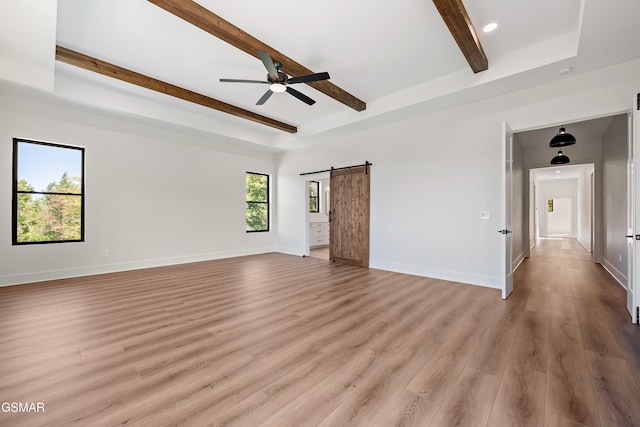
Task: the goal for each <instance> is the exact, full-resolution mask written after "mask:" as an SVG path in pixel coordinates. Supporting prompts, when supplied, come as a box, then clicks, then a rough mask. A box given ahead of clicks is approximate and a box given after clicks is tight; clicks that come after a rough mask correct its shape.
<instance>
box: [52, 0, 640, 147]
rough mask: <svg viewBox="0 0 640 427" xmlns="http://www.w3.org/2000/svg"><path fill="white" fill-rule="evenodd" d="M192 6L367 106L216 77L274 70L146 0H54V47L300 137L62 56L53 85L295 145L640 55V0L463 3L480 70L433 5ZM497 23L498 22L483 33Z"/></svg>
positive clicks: (205, 129) (163, 117)
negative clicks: (266, 96) (261, 101)
mask: <svg viewBox="0 0 640 427" xmlns="http://www.w3.org/2000/svg"><path fill="white" fill-rule="evenodd" d="M198 3H200V4H201V5H202V6H204V7H206V8H207V9H209V10H211V11H212V12H214V13H215V14H217V15H219V16H221V17H222V18H224V19H226V20H227V21H229V22H231V23H232V24H234V25H236V26H238V27H240V28H241V29H243V30H244V31H246V32H248V33H249V34H251V35H253V36H254V37H256V38H258V39H260V40H261V41H263V42H265V43H266V44H268V45H270V46H271V47H273V48H274V49H277V50H279V51H280V52H282V53H284V54H285V55H287V56H289V57H291V58H293V59H294V60H296V61H297V62H299V63H301V64H302V65H304V66H306V67H308V68H310V69H311V70H313V71H314V72H320V71H328V72H329V73H330V75H331V82H333V83H334V84H336V85H338V86H340V87H341V88H343V89H345V90H346V91H348V92H350V93H351V94H353V95H354V96H356V97H358V98H360V99H361V100H363V101H365V102H366V103H367V110H366V111H364V112H360V113H358V112H356V111H353V110H351V109H350V108H348V107H346V106H345V105H343V104H341V103H339V102H337V101H335V100H333V99H331V98H329V97H327V96H326V95H324V94H322V93H320V92H318V91H316V90H315V89H313V88H311V87H310V86H307V85H304V84H300V85H297V86H296V88H297V89H298V90H300V91H301V92H303V93H305V94H307V95H308V96H310V97H312V98H313V99H315V100H316V101H317V102H316V104H315V105H313V106H307V105H305V104H303V103H302V102H300V101H299V100H297V99H295V98H294V97H292V96H290V95H288V94H286V93H284V94H274V96H272V97H271V99H270V100H269V101H268V102H267V103H266V104H265V105H263V106H256V105H255V102H256V101H257V100H258V98H259V97H260V96H261V95H262V94H263V93H264V91H265V90H266V87H265V86H263V85H257V84H256V85H253V84H237V83H220V82H219V81H218V79H219V78H238V79H259V80H262V79H263V78H264V77H265V75H266V71H265V69H264V67H263V65H262V63H261V62H260V61H259V60H258V59H256V58H254V57H252V56H249V55H247V54H246V53H244V52H242V51H240V50H238V49H237V48H235V47H233V46H231V45H228V44H226V43H225V42H223V41H221V40H219V39H217V38H215V37H213V36H212V35H210V34H208V33H206V32H204V31H202V30H200V29H198V28H196V27H194V26H192V25H191V24H189V23H187V22H185V21H183V20H181V19H179V18H177V17H176V16H174V15H171V14H170V13H168V12H166V11H164V10H163V9H161V8H159V7H157V6H155V5H153V4H152V3H150V2H148V1H144V0H91V1H88V0H58V24H57V43H58V44H59V45H61V46H64V47H67V48H70V49H73V50H77V51H79V52H82V53H85V54H88V55H91V56H94V57H97V58H99V59H102V60H105V61H108V62H112V63H114V64H117V65H120V66H122V67H124V68H128V69H131V70H134V71H138V72H140V73H143V74H147V75H149V76H152V77H155V78H158V79H160V80H163V81H166V82H169V83H172V84H175V85H178V86H181V87H184V88H186V89H190V90H193V91H195V92H198V93H201V94H204V95H207V96H210V97H213V98H216V99H219V100H222V101H225V102H228V103H231V104H233V105H236V106H239V107H242V108H245V109H248V110H251V111H254V112H257V113H259V114H262V115H265V116H268V117H272V118H275V119H277V120H280V121H283V122H285V123H289V124H292V125H296V126H298V133H297V134H295V135H289V134H284V133H283V132H281V131H278V130H275V129H272V128H270V127H266V126H263V125H259V124H256V123H253V122H249V121H246V120H243V119H240V118H236V117H233V116H230V115H228V114H225V113H221V112H218V111H214V110H210V109H207V108H205V107H202V106H199V105H194V104H190V103H188V102H186V101H182V100H178V99H174V98H171V97H169V96H167V95H162V94H157V93H154V92H151V91H149V90H146V89H142V88H137V87H134V86H132V85H129V84H126V83H123V82H119V81H116V80H113V79H110V78H108V77H104V76H101V75H97V74H94V73H91V72H89V71H85V70H82V69H79V68H76V67H73V66H70V65H67V64H63V63H59V62H58V63H56V92H57V93H58V94H60V95H61V96H64V97H67V98H69V99H72V100H73V101H74V102H78V103H81V104H87V105H92V106H93V107H95V108H105V109H108V110H109V111H110V112H111V113H116V114H117V113H118V112H119V111H121V112H122V114H126V116H127V117H129V118H132V119H134V120H135V119H140V120H142V119H152V120H153V121H154V122H155V123H157V124H158V125H159V126H162V125H165V126H177V127H180V128H181V129H182V130H186V131H189V130H193V131H194V132H198V133H199V134H205V135H211V136H216V135H218V136H225V135H226V136H230V135H233V138H237V139H239V140H242V141H246V142H249V143H255V144H260V145H263V146H268V147H273V148H278V149H287V148H291V147H295V141H296V139H297V138H299V137H305V136H310V135H314V134H318V133H322V132H326V131H329V130H332V129H336V128H339V127H341V126H347V125H350V124H354V123H357V122H359V121H364V120H368V119H371V118H376V119H379V120H376V121H377V122H379V123H382V122H384V119H385V117H393V120H399V119H401V118H402V111H403V110H404V109H407V110H408V109H409V107H411V106H413V105H416V104H420V103H428V102H432V101H434V102H435V101H436V100H438V99H439V100H440V101H441V100H442V98H443V97H446V96H451V95H453V94H456V95H457V96H460V94H461V93H462V94H464V93H465V91H469V89H470V88H472V87H477V86H478V85H483V84H487V83H490V82H496V81H500V80H502V79H505V78H507V77H511V80H510V86H511V87H513V86H514V83H513V77H514V76H516V78H517V79H518V80H517V81H518V83H517V84H516V86H518V85H519V86H520V87H526V86H528V85H532V84H538V83H542V82H545V81H550V80H553V79H559V78H563V77H562V76H559V75H558V71H559V70H560V69H561V68H565V67H567V66H571V67H573V69H574V71H573V73H574V74H575V73H581V72H586V71H590V70H592V69H595V68H598V67H603V66H606V65H610V64H613V63H618V62H623V61H626V60H630V59H634V58H638V57H640V43H637V34H635V33H636V31H635V29H634V27H635V23H634V22H633V17H637V16H640V2H638V1H633V0H609V1H606V2H604V1H598V0H565V1H561V2H558V1H556V0H537V1H533V0H529V1H525V0H521V1H510V0H464V4H465V6H466V8H467V11H468V13H469V16H470V18H471V20H472V22H473V24H474V26H475V27H476V29H477V30H478V32H479V38H480V42H481V43H482V45H483V48H484V50H485V52H486V54H487V57H488V59H489V70H487V71H485V72H482V73H479V74H477V75H474V74H473V73H472V71H471V69H470V68H469V66H468V65H467V63H466V61H465V60H464V57H463V56H462V54H461V52H460V50H459V49H458V47H457V45H456V44H455V42H454V41H453V39H452V37H451V35H450V34H449V32H448V30H447V28H446V26H445V25H444V23H443V21H442V19H441V17H440V15H439V14H438V12H437V10H436V9H435V6H434V5H433V3H432V2H431V1H429V0H396V1H394V2H383V1H370V0H351V1H348V2H345V1H340V0H325V1H323V2H321V3H314V4H311V5H310V4H301V3H291V4H288V5H286V6H284V5H275V6H274V3H272V2H265V1H259V0H236V1H214V0H199V1H198ZM492 21H495V22H497V23H498V25H499V26H498V29H497V30H496V31H494V32H492V33H488V34H485V33H482V31H481V28H482V27H483V26H484V25H485V24H487V23H489V22H492ZM541 69H542V70H543V71H544V72H540V70H541ZM534 70H537V72H535V73H534V72H533V71H534ZM493 86H494V87H495V89H494V90H496V91H499V85H493ZM469 92H471V91H469ZM496 93H497V92H496ZM89 94H90V95H89ZM490 95H491V92H490V91H488V92H486V93H485V95H484V96H490ZM474 96H477V95H474ZM389 120H391V119H389Z"/></svg>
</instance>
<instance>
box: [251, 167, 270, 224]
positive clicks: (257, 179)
mask: <svg viewBox="0 0 640 427" xmlns="http://www.w3.org/2000/svg"><path fill="white" fill-rule="evenodd" d="M246 181H247V198H246V209H247V210H246V217H247V227H246V230H247V232H254V231H269V175H265V174H260V173H252V172H247V174H246Z"/></svg>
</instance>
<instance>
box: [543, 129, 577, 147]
mask: <svg viewBox="0 0 640 427" xmlns="http://www.w3.org/2000/svg"><path fill="white" fill-rule="evenodd" d="M575 143H576V137H575V136H573V135H571V134H570V133H568V132H567V131H566V130H565V129H564V126H562V127H561V128H560V131H559V132H558V134H557V135H556V136H554V137H553V138H551V141H549V147H554V148H557V147H566V146H567V145H573V144H575Z"/></svg>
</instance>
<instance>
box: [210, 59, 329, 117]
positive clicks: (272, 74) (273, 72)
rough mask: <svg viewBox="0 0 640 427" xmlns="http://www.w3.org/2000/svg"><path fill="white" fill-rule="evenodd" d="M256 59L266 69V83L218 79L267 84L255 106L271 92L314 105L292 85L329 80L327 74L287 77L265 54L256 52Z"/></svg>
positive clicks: (265, 100) (267, 97) (230, 80)
mask: <svg viewBox="0 0 640 427" xmlns="http://www.w3.org/2000/svg"><path fill="white" fill-rule="evenodd" d="M258 57H260V59H261V60H262V63H263V64H264V67H265V68H266V69H267V73H268V74H267V81H262V80H239V79H220V81H221V82H223V83H261V84H268V85H269V89H268V90H267V91H266V92H265V93H264V95H262V97H261V98H260V99H259V100H258V102H256V105H262V104H264V103H265V102H267V100H268V99H269V98H270V97H271V94H272V93H273V92H278V93H280V92H287V93H289V94H291V95H293V96H295V97H296V98H298V99H299V100H300V101H302V102H304V103H305V104H308V105H313V104H315V103H316V101H314V100H313V99H311V98H309V97H308V96H307V95H305V94H304V93H301V92H298V91H297V90H295V89H293V88H292V87H291V86H289V85H292V84H296V83H309V82H317V81H320V80H329V79H330V77H329V73H327V72H324V73H313V74H305V75H302V76H297V77H289V76H288V75H287V73H285V72H284V71H282V69H281V68H282V64H281V63H280V62H278V61H274V60H273V59H271V56H270V55H269V54H268V53H267V52H263V51H258Z"/></svg>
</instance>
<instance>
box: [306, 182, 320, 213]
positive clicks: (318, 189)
mask: <svg viewBox="0 0 640 427" xmlns="http://www.w3.org/2000/svg"><path fill="white" fill-rule="evenodd" d="M312 185H315V187H316V195H315V196H312V195H311V186H312ZM307 191H309V213H320V181H309V188H308V189H307ZM312 199H315V200H316V210H315V211H313V210H311V200H312Z"/></svg>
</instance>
